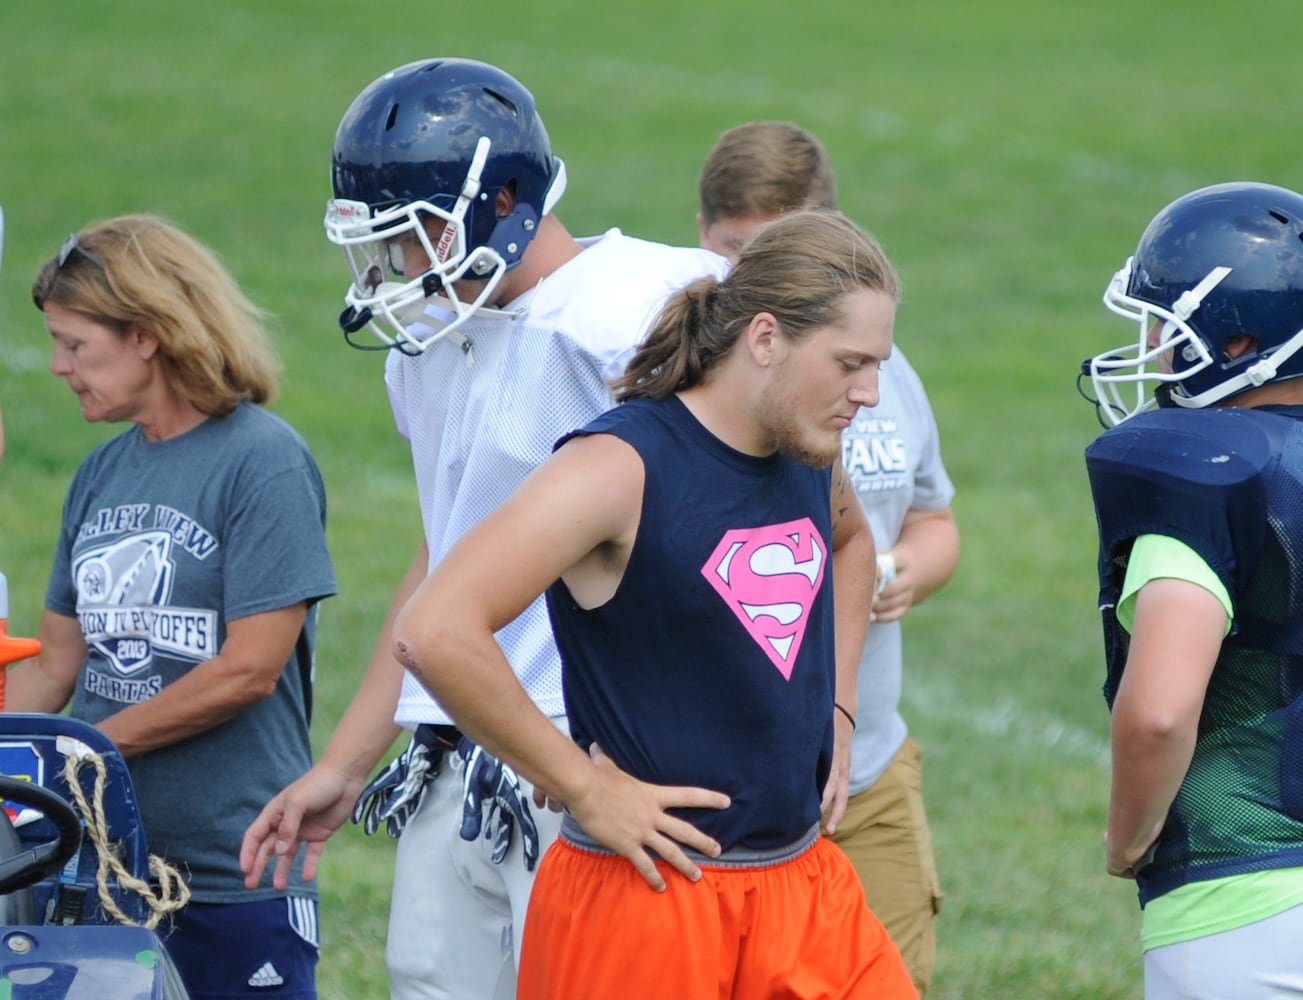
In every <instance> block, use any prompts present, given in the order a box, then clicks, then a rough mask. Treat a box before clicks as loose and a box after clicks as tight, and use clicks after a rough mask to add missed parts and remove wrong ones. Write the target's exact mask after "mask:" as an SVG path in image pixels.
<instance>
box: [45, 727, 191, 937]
mask: <svg viewBox="0 0 1303 1000" xmlns="http://www.w3.org/2000/svg"><path fill="white" fill-rule="evenodd" d="M87 763H89V764H91V765H92V766H93V767H94V768H95V783H94V786H93V792H94V798H95V801H94V805H93V806H92V805H91V803H88V802H87V801H86V793H85V791H84V790H83V789H82V787H81V769H82V765H84V764H87ZM63 779H64V781H66V782H67V783H68V789H69V791H71V792H72V797H73V799H74V801H75V805H76V807H77V812H78V814H79V815H80V816H81V818H82V821H83V822H84V823H85V824H86V833H87V835H88V836H89V837H90V839H91V842H92V843H94V845H95V854H96V856H97V857H98V858H99V866H98V868H97V870H96V873H95V883H96V888H97V890H98V892H99V900H100V906H101V907H102V908H103V910H104V912H105V913H107V914H109V916H111V917H112V918H113V919H114V920H116V921H117V922H118V923H120V924H127V925H129V926H131V927H140V926H142V925H141V924H140V923H138V922H137V921H135V920H133V919H131V917H129V916H127V915H126V914H125V913H123V912H122V909H121V908H120V907H119V906H118V904H117V902H116V901H115V900H114V898H113V893H112V892H110V890H109V885H110V876H111V877H112V880H113V881H115V882H116V883H117V884H118V885H119V886H121V887H122V888H123V889H126V890H129V891H130V892H134V893H135V894H136V895H138V896H140V897H141V898H142V899H144V901H145V904H146V905H147V906H148V907H149V910H150V914H149V918H148V919H147V920H146V921H145V923H144V924H143V926H144V927H146V928H147V929H149V930H153V929H154V928H156V927H157V926H158V925H159V922H160V921H161V920H162V919H163V918H164V917H166V916H168V915H170V914H172V913H175V912H176V911H177V910H179V909H181V907H183V906H185V905H186V903H188V902H189V901H190V888H189V886H187V885H186V884H185V880H184V879H182V878H181V873H180V872H179V871H177V869H176V868H175V867H173V866H172V865H170V864H168V863H167V862H166V861H164V860H163V859H162V858H160V857H159V856H158V855H156V854H151V855H150V856H149V870H150V872H151V873H152V874H153V876H154V878H155V879H156V880H157V882H158V891H157V892H155V891H154V889H153V887H152V886H151V885H150V884H149V883H148V882H146V881H145V880H144V879H142V878H138V877H136V876H135V875H133V874H131V872H129V871H127V869H126V868H125V867H124V866H123V864H122V861H121V859H120V858H119V857H118V852H117V850H115V849H114V845H113V843H112V842H111V841H110V840H109V832H108V823H107V821H106V820H105V818H104V785H105V782H106V781H107V780H108V769H107V768H106V767H105V766H104V758H103V757H101V756H100V755H99V754H97V753H94V752H93V751H90V750H85V751H83V753H82V755H80V756H78V755H77V754H69V755H68V756H67V757H66V758H64V763H63Z"/></svg>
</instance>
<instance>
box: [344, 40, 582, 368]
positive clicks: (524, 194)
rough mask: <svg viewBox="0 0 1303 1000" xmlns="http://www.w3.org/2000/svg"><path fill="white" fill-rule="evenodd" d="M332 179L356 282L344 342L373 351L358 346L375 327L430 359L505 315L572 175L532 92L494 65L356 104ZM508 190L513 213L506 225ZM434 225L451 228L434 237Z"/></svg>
mask: <svg viewBox="0 0 1303 1000" xmlns="http://www.w3.org/2000/svg"><path fill="white" fill-rule="evenodd" d="M331 181H332V186H333V189H334V195H335V196H334V198H333V199H332V200H331V201H330V202H329V204H328V205H327V207H326V219H325V225H326V236H327V238H328V239H329V240H330V241H331V242H332V243H335V244H337V245H339V246H341V247H343V248H344V251H345V255H346V256H347V257H348V261H349V267H350V270H351V271H352V274H353V284H352V286H351V287H350V288H349V290H348V293H347V294H346V296H345V301H346V302H347V304H348V307H347V308H346V309H345V310H344V312H343V314H342V315H341V316H340V320H339V321H340V326H342V327H343V328H344V335H345V337H346V338H347V339H348V341H349V343H350V344H353V346H355V347H361V346H364V345H360V344H358V343H356V342H355V341H354V340H353V338H352V335H353V334H354V333H356V332H357V331H359V330H361V329H362V328H363V327H367V328H369V329H370V330H371V331H372V332H373V333H374V334H376V335H377V336H378V337H379V338H380V339H381V341H382V342H383V347H396V348H398V349H400V350H402V351H404V352H405V353H409V354H418V353H420V352H421V351H424V350H425V349H426V348H427V347H428V346H429V345H430V344H432V343H435V342H436V341H437V340H439V339H442V338H443V337H446V336H448V335H449V334H450V333H452V332H453V331H455V330H456V329H457V327H459V326H461V324H463V323H464V322H466V321H467V320H468V319H470V318H471V316H473V315H474V314H475V313H476V312H481V311H485V312H489V313H496V310H493V309H491V308H490V307H491V306H492V305H493V303H494V298H493V296H494V291H495V289H496V288H497V286H498V283H499V282H500V281H501V280H502V276H503V275H504V274H506V273H507V272H508V271H510V270H511V269H512V268H514V267H515V266H516V265H517V264H519V263H520V259H521V257H522V256H523V255H524V253H525V248H526V247H527V246H528V245H529V243H530V241H531V240H532V239H533V238H534V235H535V233H536V232H537V231H538V225H539V221H540V220H541V219H542V217H543V216H545V215H547V214H548V213H549V212H550V211H552V209H553V207H554V206H555V205H556V203H557V201H558V200H559V199H560V197H561V194H562V192H563V191H564V190H565V166H564V164H562V162H561V161H560V160H559V159H558V158H556V157H555V156H553V155H552V148H551V144H550V143H549V141H548V136H547V131H546V130H545V129H544V127H543V122H542V120H541V119H540V118H539V116H538V113H537V111H536V110H535V108H534V98H533V96H532V95H531V94H530V92H529V91H528V90H526V89H525V88H524V87H523V86H522V85H521V84H520V83H519V82H517V81H516V80H515V79H513V78H512V77H511V76H509V75H508V74H506V73H504V72H503V71H502V70H500V69H497V68H495V67H493V66H489V65H487V64H486V63H481V62H475V61H473V60H469V59H428V60H423V61H421V62H413V63H408V64H407V65H405V66H400V67H399V68H397V69H395V70H393V71H391V72H389V73H386V74H385V75H384V76H382V77H380V78H379V79H378V80H376V81H375V82H373V83H372V84H371V85H370V86H368V87H367V88H366V89H365V90H363V91H362V93H361V94H359V95H358V96H357V98H356V99H355V100H354V101H353V103H352V105H351V106H350V107H349V109H348V111H347V112H345V114H344V117H343V120H342V121H341V122H340V124H339V129H338V131H337V132H336V134H335V148H334V157H333V162H332V166H331ZM503 190H506V191H508V192H509V193H510V194H511V196H512V200H513V208H512V210H511V211H510V213H509V214H506V215H504V216H501V217H500V216H499V215H498V212H497V199H498V195H499V193H500V192H501V191H503ZM431 218H433V219H437V220H441V221H442V223H443V226H442V230H441V231H440V229H439V227H438V226H434V227H431V228H433V229H434V230H435V231H434V234H433V238H432V237H431V235H430V234H429V233H428V232H427V226H426V220H428V219H431ZM417 241H419V244H420V248H421V249H422V250H423V251H424V253H425V256H426V259H427V260H428V261H429V262H430V266H429V268H428V269H427V270H426V271H425V272H424V273H422V274H420V275H419V276H416V277H414V278H410V279H409V278H408V277H406V276H404V273H403V259H402V258H403V249H404V247H408V248H413V247H414V246H415V245H416V242H417ZM436 241H437V242H436ZM458 282H462V283H463V284H462V287H461V293H460V294H459V291H458V289H457V288H455V287H454V286H455V285H456V284H457V283H458ZM472 293H473V294H472ZM462 295H469V296H470V297H469V300H465V299H463V298H462ZM431 300H433V302H431Z"/></svg>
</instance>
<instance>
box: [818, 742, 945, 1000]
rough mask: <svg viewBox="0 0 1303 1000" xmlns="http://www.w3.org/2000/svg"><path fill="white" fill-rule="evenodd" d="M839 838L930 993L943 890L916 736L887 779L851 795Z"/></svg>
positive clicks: (921, 989) (872, 903) (920, 985)
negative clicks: (924, 796) (926, 804)
mask: <svg viewBox="0 0 1303 1000" xmlns="http://www.w3.org/2000/svg"><path fill="white" fill-rule="evenodd" d="M832 840H833V842H834V843H835V844H837V846H838V847H840V848H841V849H842V850H843V851H845V852H846V854H847V856H848V857H849V858H850V859H851V863H852V864H853V865H854V866H855V871H856V872H858V873H859V876H860V881H861V882H862V883H863V885H864V895H865V897H866V898H867V900H868V903H869V907H870V908H871V909H872V910H873V912H874V913H875V914H876V915H877V917H878V919H879V920H881V921H882V923H883V925H884V926H885V927H886V928H887V933H888V934H890V935H891V939H892V940H893V941H895V942H896V947H898V948H899V949H900V953H901V956H902V957H903V958H904V959H905V965H906V966H907V967H908V968H909V973H910V976H911V977H913V980H914V986H915V988H916V989H917V990H918V995H919V996H920V997H925V996H926V995H927V990H928V986H929V985H930V984H931V982H932V970H933V967H934V965H935V963H936V926H935V923H936V915H937V913H938V912H940V910H941V900H942V898H943V896H942V893H941V887H940V883H939V881H938V879H937V868H936V859H935V858H934V857H933V856H932V832H931V830H930V829H929V828H928V824H927V813H926V812H925V811H924V808H923V751H922V748H920V747H919V745H918V744H917V743H916V742H915V741H914V740H912V739H908V738H907V739H906V740H905V742H904V744H903V745H902V746H901V748H900V750H898V751H897V752H896V756H895V757H893V758H892V761H891V763H890V764H889V765H887V770H886V771H884V772H883V773H882V777H880V778H879V779H878V780H877V781H876V782H875V783H874V784H873V785H872V786H871V787H869V788H867V789H865V790H864V791H863V792H860V794H858V795H855V796H852V797H851V800H850V802H849V803H848V804H847V807H846V816H845V818H844V819H843V820H842V822H841V826H839V827H838V829H837V833H836V834H834V835H833V837H832Z"/></svg>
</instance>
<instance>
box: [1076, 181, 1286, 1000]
mask: <svg viewBox="0 0 1303 1000" xmlns="http://www.w3.org/2000/svg"><path fill="white" fill-rule="evenodd" d="M1104 301H1105V303H1106V304H1107V306H1108V307H1109V309H1111V310H1112V311H1114V312H1116V313H1118V314H1119V315H1122V316H1124V317H1127V318H1128V319H1130V320H1131V321H1132V322H1134V323H1135V324H1136V325H1137V332H1136V338H1135V340H1134V341H1133V342H1132V343H1131V344H1130V345H1128V346H1126V347H1124V348H1121V349H1119V350H1115V351H1110V352H1107V353H1105V354H1101V355H1098V356H1096V357H1094V358H1091V359H1090V360H1088V361H1087V362H1086V363H1085V364H1084V366H1083V375H1084V377H1085V378H1086V379H1089V381H1090V383H1091V384H1092V385H1093V388H1094V394H1093V395H1094V400H1095V401H1096V403H1097V405H1098V407H1099V411H1100V414H1101V416H1102V418H1103V421H1104V423H1105V424H1107V425H1113V426H1111V429H1109V430H1107V431H1105V432H1104V433H1103V434H1102V435H1101V436H1100V437H1099V438H1098V439H1097V440H1095V441H1094V442H1093V443H1092V444H1091V445H1090V446H1089V447H1088V448H1087V450H1086V465H1087V469H1088V471H1089V475H1090V484H1091V490H1092V493H1093V496H1094V502H1095V510H1096V514H1097V519H1098V527H1099V537H1100V550H1099V579H1100V607H1101V610H1102V613H1103V620H1104V635H1105V652H1106V658H1107V667H1108V670H1107V681H1106V684H1105V688H1104V694H1105V697H1106V699H1107V702H1108V705H1109V707H1110V709H1111V713H1112V746H1113V768H1112V792H1111V795H1110V801H1109V816H1108V830H1107V833H1106V836H1105V856H1106V865H1107V869H1108V872H1109V874H1111V875H1114V876H1118V877H1120V878H1126V879H1134V880H1135V882H1136V884H1137V887H1138V891H1139V899H1140V905H1141V906H1142V907H1143V910H1144V916H1143V924H1142V928H1143V929H1142V947H1143V949H1144V952H1145V996H1146V998H1148V1000H1156V998H1164V1000H1165V998H1175V997H1193V996H1201V997H1204V996H1207V997H1235V998H1237V1000H1253V998H1258V997H1262V998H1265V997H1269V996H1270V997H1280V996H1285V995H1290V996H1293V995H1298V994H1299V993H1300V991H1301V990H1303V987H1300V983H1303V949H1300V948H1299V947H1298V942H1299V941H1300V939H1303V381H1300V380H1299V376H1301V375H1303V352H1300V348H1301V347H1303V196H1300V195H1299V194H1297V193H1295V192H1293V191H1289V190H1285V189H1283V188H1279V187H1274V186H1271V185H1269V184H1260V183H1230V184H1219V185H1216V186H1213V187H1207V188H1203V189H1200V190H1197V191H1194V192H1192V193H1190V194H1187V195H1185V196H1184V197H1181V198H1178V199H1177V200H1176V201H1174V202H1172V203H1171V204H1170V205H1168V206H1167V207H1166V208H1164V209H1163V210H1162V211H1161V212H1159V213H1158V215H1157V216H1155V218H1154V219H1153V221H1152V222H1150V224H1149V226H1148V228H1146V229H1145V231H1144V234H1143V235H1142V236H1141V238H1140V243H1139V245H1138V246H1137V247H1136V251H1135V253H1134V255H1133V256H1132V257H1131V258H1130V259H1129V260H1128V261H1127V262H1126V265H1125V266H1124V267H1123V268H1122V269H1121V270H1120V271H1119V272H1118V273H1117V274H1116V275H1115V276H1114V278H1113V280H1112V281H1111V282H1110V283H1109V285H1108V289H1107V291H1106V292H1105V296H1104ZM1150 390H1153V391H1152V392H1151V391H1150Z"/></svg>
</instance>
